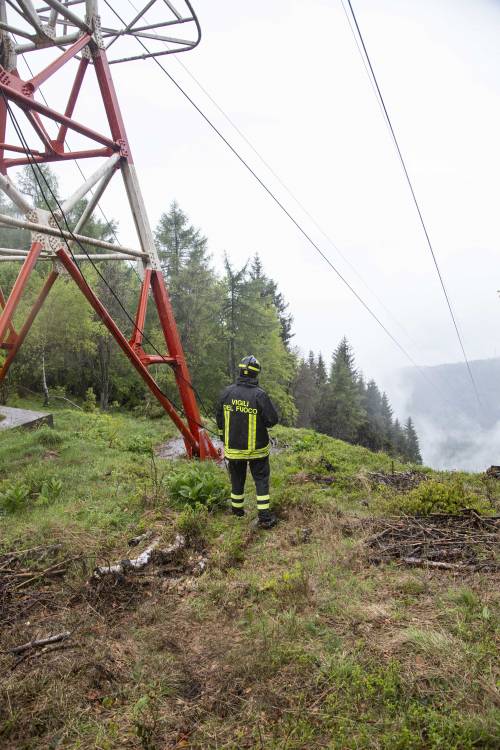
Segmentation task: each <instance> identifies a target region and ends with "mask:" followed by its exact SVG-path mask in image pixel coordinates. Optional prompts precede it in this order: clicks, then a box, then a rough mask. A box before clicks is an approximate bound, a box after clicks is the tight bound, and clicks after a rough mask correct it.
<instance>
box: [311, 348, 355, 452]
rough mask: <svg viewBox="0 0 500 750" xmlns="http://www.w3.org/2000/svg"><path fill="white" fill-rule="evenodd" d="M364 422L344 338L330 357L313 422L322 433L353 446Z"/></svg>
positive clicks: (352, 355)
mask: <svg viewBox="0 0 500 750" xmlns="http://www.w3.org/2000/svg"><path fill="white" fill-rule="evenodd" d="M363 418H364V412H363V408H362V405H361V397H360V392H359V387H358V382H357V373H356V368H355V365H354V354H353V352H352V349H351V347H350V346H349V343H348V341H347V339H346V338H345V337H344V338H343V339H342V341H341V342H340V344H339V345H338V347H337V349H336V350H335V352H334V354H333V359H332V366H331V371H330V378H329V381H328V383H327V385H326V386H325V387H324V388H323V390H322V393H321V396H320V403H319V404H318V407H317V409H316V415H315V422H316V424H317V425H318V429H319V430H320V431H321V432H325V433H326V434H327V435H331V436H332V437H336V438H339V439H340V440H345V441H347V442H349V443H355V442H356V439H357V436H358V430H359V428H360V425H361V424H362V421H363Z"/></svg>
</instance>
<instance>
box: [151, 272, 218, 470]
mask: <svg viewBox="0 0 500 750" xmlns="http://www.w3.org/2000/svg"><path fill="white" fill-rule="evenodd" d="M151 288H152V290H153V296H154V300H155V302H156V308H157V310H158V316H159V318H160V323H161V327H162V330H163V335H164V337H165V343H166V344H167V349H168V352H169V354H170V356H171V357H174V358H175V360H176V364H175V365H174V367H173V370H174V374H175V379H176V381H177V387H178V389H179V394H180V397H181V400H182V406H183V409H184V413H185V414H186V419H187V421H188V425H189V427H190V429H191V432H192V433H193V434H194V435H196V436H197V437H198V440H205V441H206V446H207V448H208V450H209V453H210V455H211V456H212V457H213V458H219V455H218V453H217V450H216V449H215V447H214V446H213V445H212V443H211V442H210V440H208V438H207V437H206V436H205V434H204V432H203V429H202V430H201V434H202V435H203V437H202V438H200V426H201V417H200V412H199V409H198V404H197V402H196V398H195V394H194V388H193V386H192V384H191V377H190V375H189V370H188V367H187V364H186V358H185V356H184V351H183V349H182V343H181V339H180V336H179V331H178V330H177V324H176V322H175V316H174V311H173V309H172V304H171V302H170V298H169V296H168V292H167V288H166V286H165V281H164V279H163V276H162V274H161V273H160V272H159V271H152V273H151ZM202 452H203V449H202ZM202 457H204V456H202Z"/></svg>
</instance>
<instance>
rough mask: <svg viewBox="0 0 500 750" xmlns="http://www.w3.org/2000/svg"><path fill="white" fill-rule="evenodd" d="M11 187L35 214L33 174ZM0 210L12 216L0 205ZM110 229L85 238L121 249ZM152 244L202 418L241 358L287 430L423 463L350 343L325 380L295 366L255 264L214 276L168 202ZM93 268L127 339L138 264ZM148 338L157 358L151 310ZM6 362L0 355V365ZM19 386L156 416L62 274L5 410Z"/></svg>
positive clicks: (311, 368)
mask: <svg viewBox="0 0 500 750" xmlns="http://www.w3.org/2000/svg"><path fill="white" fill-rule="evenodd" d="M41 169H43V171H44V176H45V179H47V180H48V181H49V183H50V186H51V189H52V191H53V193H54V194H55V195H56V196H57V197H58V198H59V187H58V184H57V181H56V179H55V177H54V175H53V173H52V172H51V170H50V168H49V167H47V166H45V165H42V166H41ZM18 186H19V188H20V190H21V191H22V192H24V193H25V194H28V195H29V196H30V197H31V198H32V200H33V201H34V202H35V204H36V205H38V206H40V207H41V208H45V207H46V204H45V200H44V196H43V195H42V194H41V191H40V188H39V185H38V183H37V181H36V180H34V178H33V176H32V172H31V168H30V167H27V168H26V169H25V171H24V172H23V173H22V174H21V176H20V178H19V180H18ZM85 205H86V201H85V199H83V200H82V201H80V203H79V204H78V205H77V206H76V207H75V209H74V210H73V211H72V212H71V213H70V215H69V216H68V217H67V218H68V223H69V225H70V226H75V225H76V222H77V219H78V217H79V216H80V215H81V213H82V211H83V210H84V208H85ZM52 207H53V208H54V206H52ZM0 211H1V212H4V213H14V210H13V209H12V208H11V207H10V206H7V205H6V204H5V202H4V201H3V200H1V199H0ZM116 230H117V226H116V224H115V222H110V223H108V222H107V221H102V220H101V219H99V218H98V217H97V216H96V215H95V214H94V217H93V218H91V219H90V221H89V222H88V223H87V225H86V227H85V233H86V234H87V235H88V236H91V237H96V238H100V239H105V240H107V241H110V242H113V241H114V239H115V238H116ZM29 242H30V236H29V233H27V232H25V231H23V230H19V229H15V228H10V227H8V228H7V227H2V228H0V245H1V246H2V247H10V248H21V247H28V246H29ZM155 242H156V246H157V251H158V255H159V258H160V263H161V268H162V272H163V274H164V276H165V280H166V283H167V286H168V289H169V294H170V298H171V301H172V306H173V308H174V312H175V316H176V320H177V325H178V327H179V332H180V335H181V339H182V344H183V347H184V351H185V354H186V358H187V361H188V364H189V368H190V372H191V376H192V380H193V384H194V385H195V387H196V390H197V392H198V394H199V397H200V400H201V403H202V411H204V412H205V416H208V415H211V414H213V409H214V405H215V402H216V400H217V397H218V394H219V393H220V391H221V389H222V387H223V386H224V385H225V384H227V382H228V381H229V380H233V379H234V378H235V377H236V376H237V372H238V362H239V360H240V359H241V357H243V356H244V355H245V354H248V353H253V354H255V355H256V356H257V357H258V358H259V359H260V361H261V362H262V365H263V374H262V379H261V382H262V385H263V387H265V388H266V389H267V390H268V392H269V394H270V396H271V398H272V399H273V401H274V402H275V403H276V405H277V407H278V409H279V412H280V415H281V419H282V421H283V422H284V423H285V424H290V425H293V424H297V425H299V426H308V427H314V429H317V430H319V431H321V432H325V433H326V434H329V435H333V436H335V437H340V438H341V439H343V440H348V441H349V442H353V443H359V444H361V445H366V446H367V447H369V448H372V449H373V450H388V451H389V452H391V453H393V454H394V455H401V456H402V457H405V458H407V459H408V460H412V461H413V460H415V461H418V460H420V454H419V451H418V439H417V436H416V433H415V430H414V428H413V425H412V423H411V420H409V421H408V422H407V423H406V424H405V426H404V427H401V426H400V425H399V422H398V421H397V420H394V419H393V417H392V411H391V408H390V405H389V402H388V400H387V397H386V395H385V394H383V395H381V394H380V392H379V391H378V388H377V386H376V385H375V383H374V382H373V381H371V382H370V383H368V384H366V385H365V383H364V381H363V378H362V377H361V376H360V375H358V374H357V372H356V370H355V367H354V359H353V355H352V352H351V350H350V348H349V345H348V344H347V342H346V341H343V342H341V344H340V345H339V348H338V349H337V350H336V352H335V354H334V357H333V360H332V365H331V368H330V371H329V372H327V370H326V367H325V364H324V362H323V360H322V357H321V355H318V357H315V356H314V355H313V354H312V353H311V354H310V355H309V358H308V359H307V360H301V359H300V357H299V353H298V351H297V350H296V349H295V348H294V347H293V346H292V338H293V330H292V326H293V319H292V316H291V314H290V312H289V308H288V304H287V302H286V300H285V299H284V297H283V295H282V293H281V292H280V290H279V287H278V285H277V283H276V282H275V281H274V280H273V279H271V278H270V277H269V276H267V275H266V273H265V270H264V267H263V264H262V262H261V260H260V258H259V256H258V254H255V255H254V256H253V257H252V258H251V259H250V260H249V261H248V262H247V263H245V264H244V265H242V266H241V267H236V266H235V265H234V263H233V262H232V261H231V258H230V257H229V255H228V254H226V255H225V257H224V266H223V273H217V272H216V270H215V269H214V267H213V263H212V258H211V256H210V253H209V249H208V241H207V238H206V237H205V236H204V235H203V234H202V232H201V231H200V230H199V229H197V228H196V227H195V226H193V225H192V224H191V223H190V221H189V219H188V217H187V216H186V214H185V213H184V212H183V211H182V209H181V208H180V207H179V206H178V205H177V204H176V203H175V202H173V203H172V204H171V205H170V207H169V208H168V210H167V211H165V212H164V213H163V214H162V215H161V217H160V220H159V222H158V225H157V227H156V231H155ZM88 249H89V250H90V248H88ZM94 252H95V251H94ZM48 266H49V263H44V262H40V263H38V264H37V266H36V269H35V272H34V274H33V275H32V277H31V279H30V282H29V286H28V288H27V290H26V292H25V294H24V295H23V302H22V305H21V307H20V310H19V312H18V314H17V315H16V320H15V322H16V323H18V324H19V323H20V322H21V320H23V319H24V317H25V316H26V312H27V310H28V308H29V306H30V305H31V304H32V303H33V300H34V299H35V297H36V294H37V292H38V290H39V289H40V287H41V285H42V283H43V280H44V278H45V276H46V274H47V267H48ZM97 268H98V271H96V270H95V269H94V268H93V267H92V265H91V264H90V263H88V262H84V263H82V264H81V269H82V272H83V273H84V275H85V278H86V279H87V282H88V283H89V285H90V286H91V287H92V288H93V289H94V290H95V292H96V293H97V295H98V297H99V298H100V299H101V301H102V302H103V304H104V305H105V306H106V307H107V309H108V310H109V312H110V313H111V315H112V316H113V318H114V319H115V320H116V322H117V323H118V324H119V325H120V327H121V329H122V331H123V332H124V333H125V335H127V336H129V337H130V336H131V334H132V332H133V320H134V315H135V306H136V304H137V299H138V292H139V288H140V277H139V274H138V273H137V271H136V268H135V264H132V263H125V262H124V263H114V262H102V263H101V262H100V263H99V264H98V266H97ZM0 270H1V286H2V288H3V290H4V293H5V292H8V291H9V289H10V287H11V285H12V283H13V281H14V278H15V276H16V275H17V272H18V270H19V264H17V263H16V264H14V263H12V264H11V263H2V264H1V265H0ZM144 330H145V345H144V348H145V349H146V350H148V349H152V347H151V344H152V345H153V346H154V347H155V348H156V349H158V350H159V351H164V349H165V345H164V341H163V335H162V333H161V329H160V326H159V321H158V319H157V316H156V311H155V310H154V306H153V305H150V306H149V308H148V314H147V317H146V323H145V327H144ZM3 356H5V354H0V361H1V359H2V357H3ZM150 369H151V371H152V373H153V374H154V376H155V377H156V378H157V380H158V381H159V383H160V386H161V387H162V388H163V389H164V391H165V392H166V393H167V394H170V395H172V397H173V400H174V401H176V400H177V398H176V395H177V394H176V392H175V388H174V380H173V376H172V373H171V371H170V368H168V367H166V366H161V365H158V366H154V367H152V368H150ZM20 386H23V387H24V388H27V389H28V390H33V391H35V392H40V390H43V391H44V392H45V394H46V397H47V398H48V397H49V393H50V394H52V395H53V396H59V397H62V398H65V397H66V398H67V397H69V398H76V399H84V398H85V397H86V394H87V393H89V394H96V395H97V398H98V402H99V405H100V407H101V408H102V409H104V410H106V409H108V408H110V407H111V406H121V407H125V408H131V409H137V410H148V409H149V410H152V409H154V408H155V407H154V403H155V402H154V399H153V398H152V397H150V395H149V392H147V391H145V389H144V385H143V383H142V381H141V380H140V379H138V378H137V377H136V375H135V372H134V371H133V368H131V367H130V364H129V362H128V360H127V359H126V358H125V357H124V356H123V354H122V352H121V351H120V350H119V349H118V347H117V346H116V344H115V342H114V340H113V339H112V337H111V336H110V334H109V333H108V331H107V329H106V328H105V327H104V325H103V324H102V322H101V321H100V320H98V319H97V318H96V317H95V315H94V313H93V311H92V309H91V308H90V306H89V304H88V302H87V301H86V299H85V298H84V297H83V295H82V294H81V293H80V292H79V291H78V290H77V289H76V287H75V285H74V283H73V282H72V281H71V280H70V279H68V278H66V277H65V275H64V274H62V275H61V277H60V278H59V279H58V281H57V283H56V284H55V285H54V287H53V289H52V290H51V292H50V294H49V297H48V299H47V301H46V302H45V304H44V307H43V308H42V310H41V312H40V313H39V315H38V317H37V319H36V321H35V323H34V325H33V328H32V331H31V333H30V335H29V336H28V338H27V339H26V341H25V343H24V345H23V347H22V349H21V350H20V352H19V354H18V357H17V358H16V361H15V363H14V365H13V366H12V368H11V370H10V373H9V378H8V383H7V386H4V393H3V397H4V399H5V397H6V395H7V394H6V392H5V389H6V388H13V389H16V388H19V387H20ZM1 395H2V394H0V396H1ZM90 397H91V398H92V395H91V396H90Z"/></svg>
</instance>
